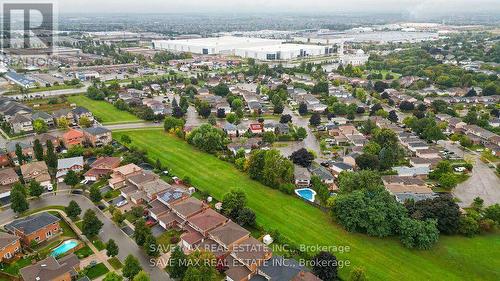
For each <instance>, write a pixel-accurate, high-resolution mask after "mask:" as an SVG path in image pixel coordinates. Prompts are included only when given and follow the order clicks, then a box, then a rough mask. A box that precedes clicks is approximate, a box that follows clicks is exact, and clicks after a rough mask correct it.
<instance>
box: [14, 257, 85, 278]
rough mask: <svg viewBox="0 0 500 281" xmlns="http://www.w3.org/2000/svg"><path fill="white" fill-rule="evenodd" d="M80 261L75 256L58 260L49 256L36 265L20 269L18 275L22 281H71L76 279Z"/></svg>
mask: <svg viewBox="0 0 500 281" xmlns="http://www.w3.org/2000/svg"><path fill="white" fill-rule="evenodd" d="M78 270H80V260H79V259H78V257H77V256H76V255H75V254H69V255H67V256H64V257H62V258H60V259H58V260H57V259H56V258H54V257H53V256H49V257H47V258H46V259H44V260H41V261H39V262H37V263H36V264H33V265H30V266H27V267H25V268H22V269H21V270H20V271H19V273H20V275H21V279H22V280H23V281H35V280H36V281H72V280H75V279H76V278H77V277H78V272H77V271H78Z"/></svg>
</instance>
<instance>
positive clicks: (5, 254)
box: [0, 232, 21, 262]
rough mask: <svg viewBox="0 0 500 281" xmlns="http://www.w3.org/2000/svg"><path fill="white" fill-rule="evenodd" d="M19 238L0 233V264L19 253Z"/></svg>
mask: <svg viewBox="0 0 500 281" xmlns="http://www.w3.org/2000/svg"><path fill="white" fill-rule="evenodd" d="M20 241H21V240H20V239H19V237H17V236H15V235H12V234H9V233H4V232H0V262H4V261H8V260H10V259H12V258H13V257H15V256H16V255H17V254H19V253H20V252H21V242H20Z"/></svg>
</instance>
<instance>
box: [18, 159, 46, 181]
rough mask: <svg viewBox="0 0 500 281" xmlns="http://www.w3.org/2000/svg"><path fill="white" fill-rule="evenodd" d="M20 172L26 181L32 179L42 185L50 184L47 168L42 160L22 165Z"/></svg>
mask: <svg viewBox="0 0 500 281" xmlns="http://www.w3.org/2000/svg"><path fill="white" fill-rule="evenodd" d="M21 173H22V175H23V178H24V180H25V181H26V182H29V181H32V180H34V181H36V182H38V183H40V184H41V185H43V186H48V185H49V184H50V174H49V168H48V167H47V164H45V162H44V161H35V162H31V163H26V164H24V165H22V166H21Z"/></svg>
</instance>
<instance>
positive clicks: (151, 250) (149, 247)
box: [144, 234, 161, 257]
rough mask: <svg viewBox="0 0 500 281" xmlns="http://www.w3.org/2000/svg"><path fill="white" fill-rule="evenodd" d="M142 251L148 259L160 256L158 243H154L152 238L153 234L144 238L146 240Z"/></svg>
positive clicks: (154, 240)
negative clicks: (144, 251)
mask: <svg viewBox="0 0 500 281" xmlns="http://www.w3.org/2000/svg"><path fill="white" fill-rule="evenodd" d="M144 249H145V250H146V253H147V254H148V256H150V257H158V256H160V254H161V253H160V248H159V247H158V242H157V241H156V238H155V237H154V236H153V234H150V235H148V236H147V237H146V240H145V242H144Z"/></svg>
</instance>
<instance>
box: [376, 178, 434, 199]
mask: <svg viewBox="0 0 500 281" xmlns="http://www.w3.org/2000/svg"><path fill="white" fill-rule="evenodd" d="M382 182H383V183H384V186H385V189H386V190H387V191H388V192H389V193H391V194H392V195H394V196H395V197H396V200H397V201H398V202H404V201H405V200H406V199H413V200H414V201H420V200H424V199H427V198H432V197H434V196H435V194H434V192H433V191H432V189H430V188H429V187H427V185H426V184H425V181H423V180H422V179H420V178H418V177H412V176H383V177H382Z"/></svg>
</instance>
